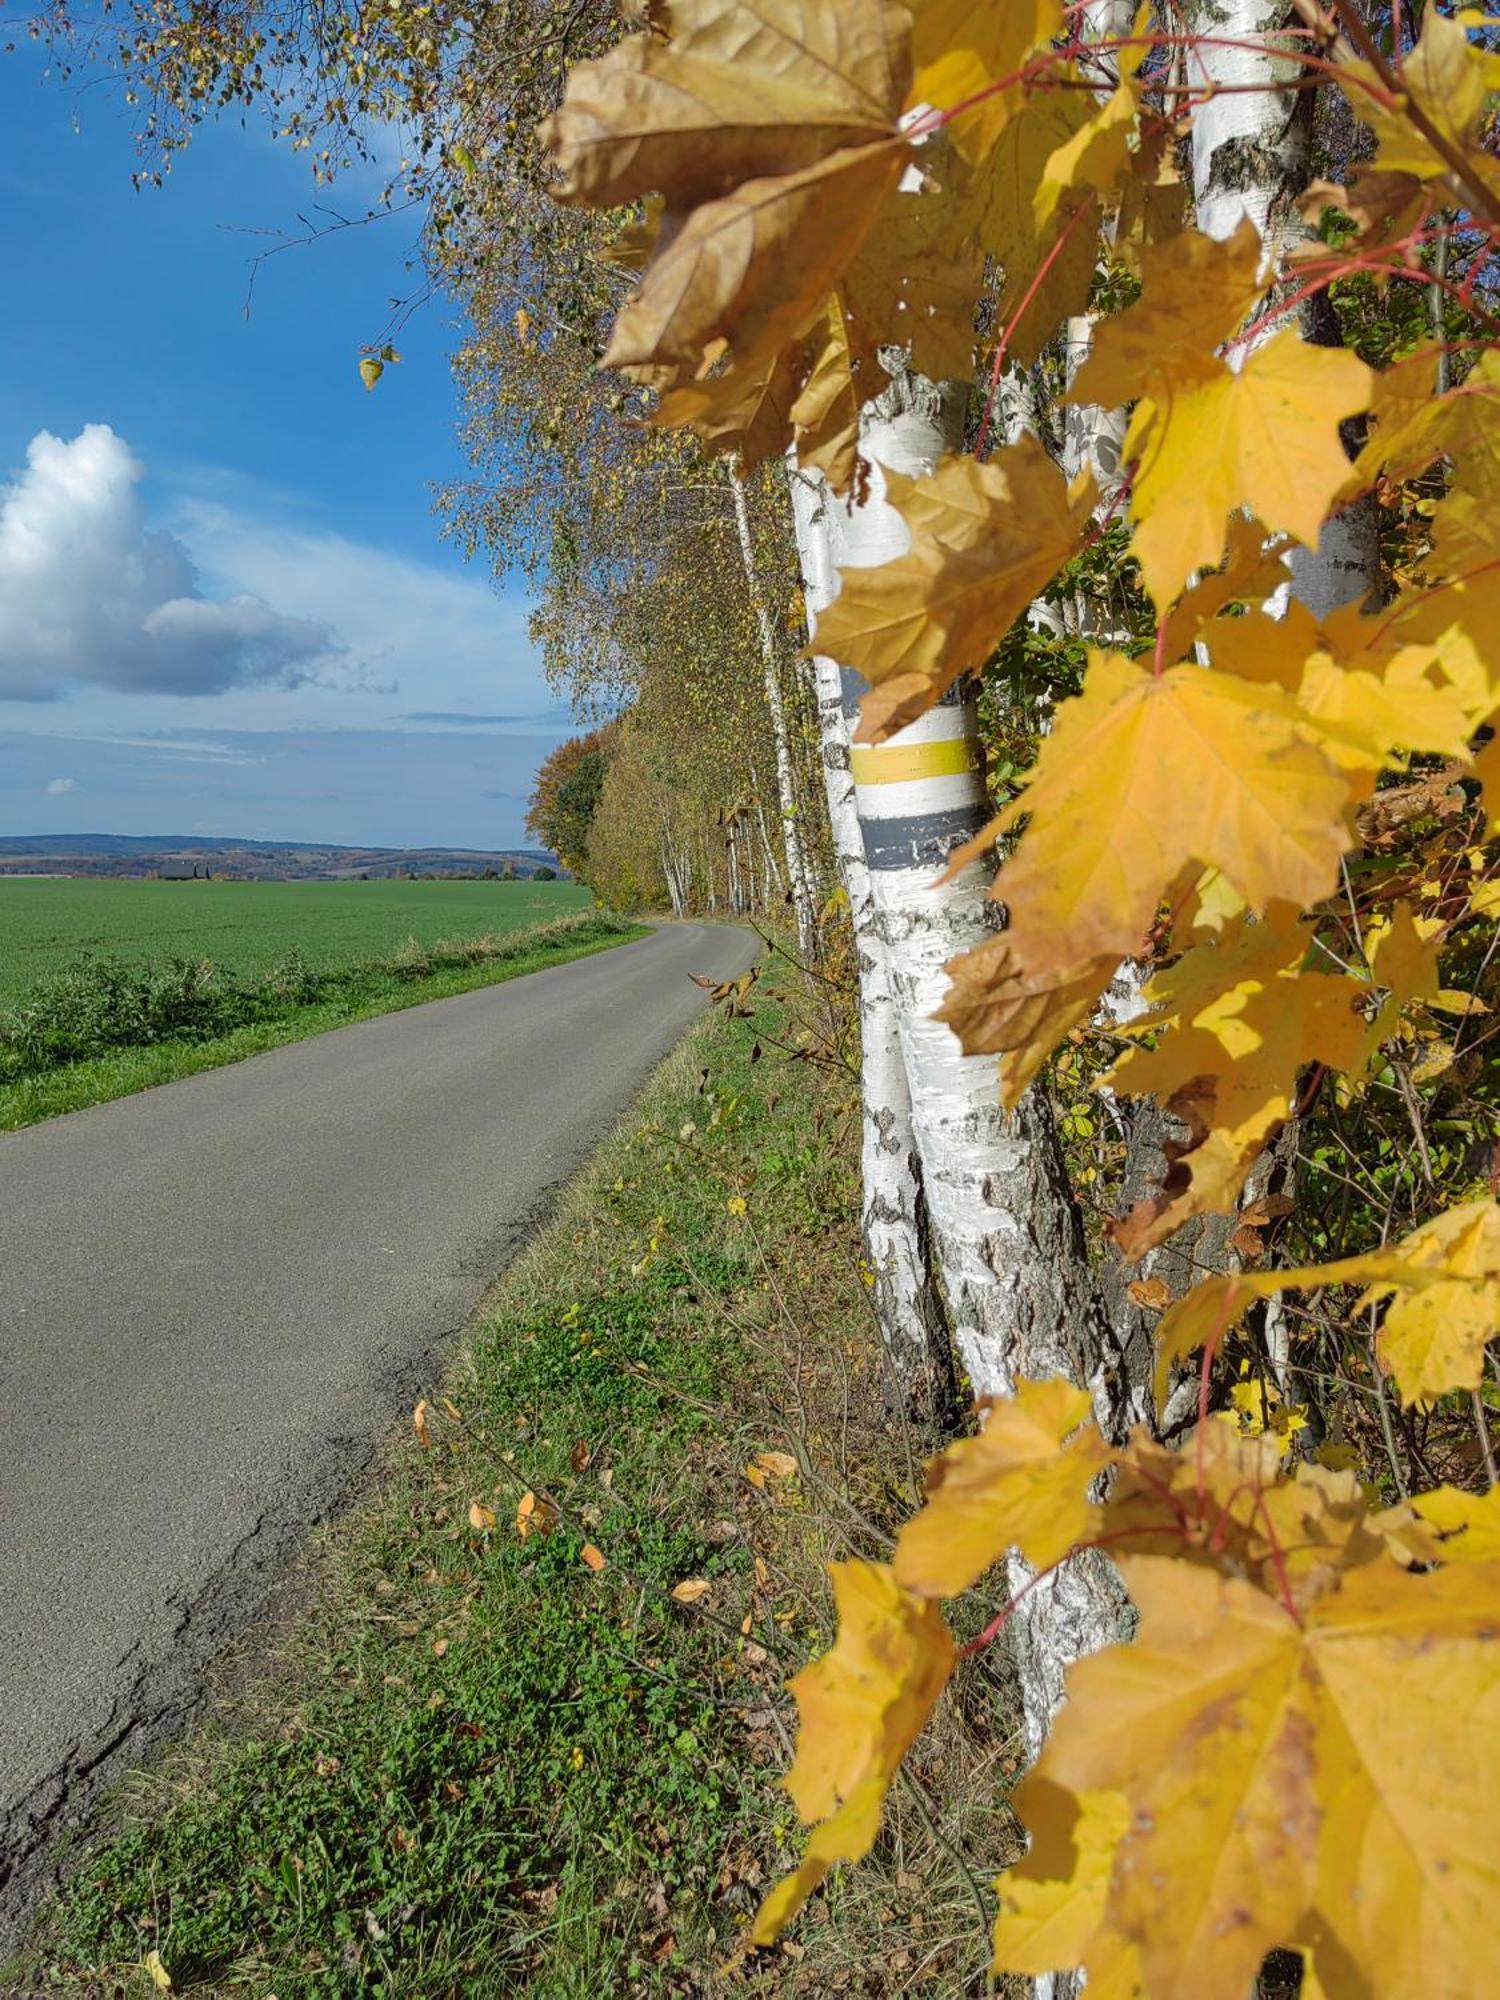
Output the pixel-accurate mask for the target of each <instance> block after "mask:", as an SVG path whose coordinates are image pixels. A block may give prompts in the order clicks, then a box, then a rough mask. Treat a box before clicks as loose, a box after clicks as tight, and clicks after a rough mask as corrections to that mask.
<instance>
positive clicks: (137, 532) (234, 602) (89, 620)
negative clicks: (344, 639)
mask: <svg viewBox="0 0 1500 2000" xmlns="http://www.w3.org/2000/svg"><path fill="white" fill-rule="evenodd" d="M26 461H27V462H26V469H25V471H24V472H22V473H21V475H20V476H19V477H18V478H17V479H16V480H15V481H14V482H13V483H12V484H11V485H9V486H5V487H0V698H3V699H9V700H12V701H50V700H53V699H54V698H55V697H56V696H58V695H59V694H60V693H61V692H62V690H63V689H64V688H65V687H67V686H68V685H70V684H73V683H78V682H91V683H94V684H95V685H98V686H102V687H108V688H113V689H117V690H120V691H124V692H130V693H142V692H150V693H156V694H175V695H205V694H221V693H223V692H224V691H225V690H226V689H228V688H233V687H242V686H247V685H261V686H265V685H268V684H269V685H279V686H282V687H294V686H296V685H297V684H298V683H299V682H301V681H305V680H306V679H307V678H308V677H309V675H310V673H311V670H312V669H313V667H314V666H315V665H316V663H317V662H318V661H320V660H323V659H326V658H328V657H329V656H330V655H333V654H335V653H339V652H342V651H343V648H342V645H341V644H340V642H339V641H338V640H337V638H336V637H335V634H334V631H333V628H332V627H331V626H329V625H328V624H327V623H326V622H324V621H322V620H320V619H311V618H295V617H289V616H287V615H286V614H285V613H283V612H280V611H276V610H273V609H272V607H271V605H270V604H268V603H267V602H266V600H265V599H264V598H263V597H259V596H255V595H252V594H249V593H245V592H241V593H239V594H236V595H233V596H230V597H227V598H225V599H222V600H220V601H219V602H211V601H209V600H208V599H206V598H204V597H203V596H202V595H201V594H200V592H199V587H198V572H197V570H196V568H195V566H194V564H193V560H192V558H191V556H190V555H189V554H188V551H187V549H186V548H185V547H184V546H183V544H182V543H181V542H180V541H179V540H178V539H177V537H176V536H175V535H170V534H167V533H165V532H164V531H163V530H160V529H150V528H148V527H147V526H146V519H145V513H144V510H143V509H142V506H141V502H140V496H139V494H138V492H137V488H138V486H139V484H140V480H141V476H142V467H141V465H140V463H139V461H138V460H137V459H135V458H134V457H133V455H132V454H131V451H130V448H129V446H128V445H127V444H126V443H125V441H124V439H123V438H120V437H118V436H117V435H116V434H115V432H114V431H113V430H111V429H110V427H109V425H108V424H88V425H86V426H85V427H84V429H83V430H82V431H81V432H80V433H79V434H78V436H77V437H76V438H74V439H73V440H72V441H71V442H65V441H64V440H63V439H61V438H56V437H54V436H53V435H52V434H51V432H50V431H39V432H38V433H37V435H36V436H35V437H34V438H33V439H32V441H31V445H30V448H29V450H28V452H27V455H26Z"/></svg>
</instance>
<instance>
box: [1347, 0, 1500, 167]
mask: <svg viewBox="0 0 1500 2000" xmlns="http://www.w3.org/2000/svg"><path fill="white" fill-rule="evenodd" d="M1341 69H1342V71H1343V75H1342V76H1340V78H1339V81H1340V82H1341V83H1342V84H1343V87H1344V90H1345V94H1346V95H1347V96H1348V98H1349V102H1350V104H1351V105H1352V106H1353V108H1354V114H1355V116H1356V117H1357V118H1360V119H1362V120H1363V121H1364V122H1365V123H1366V124H1367V125H1369V126H1370V128H1371V129H1372V130H1373V132H1374V134H1375V140H1376V157H1375V164H1376V166H1377V167H1379V168H1381V169H1382V170H1383V171H1385V172H1387V173H1392V174H1411V175H1413V176H1414V177H1415V178H1416V179H1417V180H1419V181H1425V180H1438V179H1446V180H1448V181H1450V183H1451V184H1452V186H1453V189H1454V193H1455V195H1456V196H1457V197H1458V198H1459V199H1460V200H1461V201H1462V203H1463V205H1464V206H1468V203H1469V197H1468V194H1467V191H1466V190H1465V187H1464V183H1463V181H1462V180H1461V179H1459V178H1458V176H1456V175H1455V174H1454V172H1453V169H1452V167H1451V166H1450V163H1449V160H1448V159H1447V158H1446V157H1445V156H1444V154H1443V152H1442V151H1441V150H1440V149H1439V147H1438V146H1436V145H1435V144H1434V143H1433V140H1432V138H1431V137H1430V136H1429V132H1432V131H1435V132H1436V133H1437V134H1438V136H1439V137H1440V138H1441V139H1443V140H1445V141H1446V142H1447V144H1448V146H1449V147H1450V149H1451V150H1452V151H1453V152H1454V153H1456V154H1458V155H1461V156H1462V157H1463V160H1464V163H1465V165H1466V167H1467V169H1468V171H1469V172H1470V173H1471V174H1473V175H1474V176H1475V177H1476V179H1477V181H1478V182H1479V183H1480V184H1481V185H1482V186H1485V187H1487V188H1489V189H1491V190H1492V191H1493V190H1496V189H1500V178H1497V177H1496V174H1495V161H1494V160H1493V159H1492V158H1491V157H1490V156H1489V155H1488V154H1486V153H1484V152H1483V151H1482V149H1481V147H1480V144H1479V141H1480V135H1481V131H1482V128H1483V123H1484V117H1485V111H1486V107H1487V105H1488V101H1489V98H1490V96H1491V94H1492V93H1493V92H1494V91H1496V90H1500V56H1496V55H1495V54H1494V53H1493V52H1492V51H1490V50H1488V49H1485V48H1484V47H1482V46H1481V45H1479V44H1477V43H1475V42H1471V41H1470V40H1469V37H1468V35H1467V34H1466V33H1465V31H1464V29H1463V27H1462V26H1461V25H1460V24H1459V22H1458V21H1456V20H1453V19H1451V18H1450V17H1449V16H1448V15H1446V14H1440V13H1439V12H1438V11H1437V9H1436V8H1433V9H1432V10H1431V11H1430V12H1428V13H1425V14H1424V15H1423V17H1422V32H1421V35H1420V37H1419V38H1418V41H1417V45H1416V47H1415V48H1414V49H1411V50H1409V51H1408V52H1407V53H1406V55H1405V56H1404V57H1403V58H1402V60H1401V63H1400V66H1399V69H1400V82H1401V90H1402V94H1403V98H1404V100H1405V101H1401V100H1398V101H1397V102H1395V103H1392V102H1391V99H1390V94H1389V93H1388V92H1387V91H1386V89H1385V88H1384V86H1383V85H1382V84H1381V82H1380V80H1379V78H1378V76H1377V75H1376V73H1375V71H1374V69H1373V68H1372V67H1371V65H1370V64H1368V63H1366V62H1364V61H1361V60H1358V59H1354V58H1351V59H1349V60H1347V61H1346V62H1345V63H1343V64H1342V65H1341ZM1345 78H1347V79H1348V81H1347V82H1346V81H1345ZM1412 105H1415V106H1416V107H1417V108H1418V109H1419V110H1420V112H1421V114H1422V117H1423V119H1424V120H1425V121H1426V123H1427V126H1428V128H1429V130H1428V131H1427V132H1424V131H1423V130H1422V128H1421V126H1420V125H1418V124H1417V122H1416V121H1415V120H1414V119H1413V118H1412V116H1411V113H1410V109H1409V107H1410V106H1412Z"/></svg>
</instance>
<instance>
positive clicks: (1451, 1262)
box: [1361, 1200, 1500, 1403]
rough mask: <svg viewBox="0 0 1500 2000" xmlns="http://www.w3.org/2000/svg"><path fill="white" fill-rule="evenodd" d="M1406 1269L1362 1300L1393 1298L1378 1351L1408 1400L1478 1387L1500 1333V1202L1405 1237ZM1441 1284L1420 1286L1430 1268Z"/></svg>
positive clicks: (1466, 1207) (1449, 1214)
mask: <svg viewBox="0 0 1500 2000" xmlns="http://www.w3.org/2000/svg"><path fill="white" fill-rule="evenodd" d="M1401 1256H1402V1259H1403V1261H1404V1265H1405V1271H1404V1272H1403V1275H1402V1276H1401V1277H1399V1278H1396V1277H1392V1278H1386V1277H1379V1278H1377V1280H1376V1282H1375V1283H1374V1284H1372V1285H1371V1287H1370V1289H1369V1291H1368V1292H1367V1293H1366V1294H1365V1299H1364V1300H1362V1301H1361V1303H1362V1304H1363V1303H1369V1302H1373V1301H1376V1300H1379V1299H1381V1298H1390V1297H1392V1295H1393V1294H1396V1293H1398V1292H1399V1291H1400V1288H1401V1287H1402V1286H1403V1285H1404V1286H1408V1287H1413V1288H1412V1289H1409V1290H1407V1291H1405V1292H1404V1294H1402V1295H1400V1296H1396V1297H1394V1298H1392V1303H1391V1305H1390V1307H1389V1308H1388V1310H1387V1312H1386V1316H1385V1319H1384V1321H1383V1322H1382V1324H1381V1328H1380V1331H1379V1333H1378V1334H1377V1336H1376V1341H1375V1351H1376V1353H1377V1355H1378V1356H1379V1358H1380V1360H1381V1362H1382V1364H1383V1365H1384V1366H1385V1367H1386V1368H1388V1369H1389V1370H1390V1372H1391V1374H1392V1375H1394V1376H1395V1378H1396V1385H1397V1387H1398V1388H1399V1389H1400V1391H1401V1400H1402V1402H1403V1403H1417V1402H1425V1401H1427V1400H1429V1399H1430V1398H1432V1397H1434V1396H1441V1395H1444V1394H1446V1393H1447V1391H1448V1390H1450V1389H1477V1388H1478V1387H1479V1384H1480V1382H1481V1380H1482V1379H1483V1376H1484V1350H1485V1346H1486V1344H1487V1342H1488V1341H1489V1340H1490V1338H1491V1336H1492V1335H1493V1334H1494V1333H1495V1332H1496V1331H1500V1204H1497V1203H1495V1202H1493V1201H1483V1200H1481V1201H1470V1202H1464V1203H1463V1204H1461V1205H1460V1206H1459V1207H1457V1208H1450V1209H1447V1210H1445V1211H1444V1213H1443V1214H1441V1215H1436V1216H1434V1217H1433V1218H1432V1220H1431V1221H1430V1222H1424V1223H1423V1224H1422V1226H1421V1228H1420V1229H1415V1230H1413V1231H1412V1233H1411V1235H1410V1236H1406V1237H1403V1238H1402V1241H1401ZM1426 1272H1437V1273H1441V1277H1440V1279H1439V1281H1438V1282H1436V1283H1428V1284H1426V1285H1421V1286H1416V1285H1415V1280H1416V1279H1417V1278H1418V1277H1419V1276H1420V1275H1421V1274H1423V1273H1426Z"/></svg>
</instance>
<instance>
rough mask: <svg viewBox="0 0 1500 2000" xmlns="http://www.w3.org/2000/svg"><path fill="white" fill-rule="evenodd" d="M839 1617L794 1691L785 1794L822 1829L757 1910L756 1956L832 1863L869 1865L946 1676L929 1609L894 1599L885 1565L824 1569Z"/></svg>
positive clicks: (948, 1654) (945, 1639) (938, 1623)
mask: <svg viewBox="0 0 1500 2000" xmlns="http://www.w3.org/2000/svg"><path fill="white" fill-rule="evenodd" d="M829 1574H830V1576H831V1577H832V1579H833V1594H834V1599H835V1602H836V1603H837V1605H838V1613H839V1636H838V1643H837V1644H836V1645H835V1646H834V1648H833V1650H832V1651H831V1652H829V1653H825V1654H824V1656H823V1658H822V1659H821V1660H818V1661H817V1662H815V1664H814V1665H812V1666H810V1667H805V1668H804V1669H803V1670H802V1672H801V1673H800V1674H798V1675H797V1676H796V1678H795V1679H794V1680H793V1681H792V1682H791V1684H790V1685H791V1689H792V1692H793V1694H795V1696H796V1697H797V1707H798V1711H799V1717H800V1719H799V1723H798V1729H797V1756H796V1761H795V1762H794V1763H793V1765H792V1768H791V1770H790V1771H789V1772H788V1773H787V1776H786V1787H787V1790H788V1791H789V1792H790V1793H791V1795H792V1798H793V1799H794V1801H795V1802H796V1806H797V1810H798V1812H799V1813H800V1815H801V1817H802V1818H803V1820H804V1821H812V1820H821V1821H822V1825H820V1826H819V1827H818V1828H817V1829H816V1831H815V1832H814V1833H813V1834H812V1835H811V1836H810V1837H809V1840H808V1843H807V1852H806V1854H805V1856H804V1858H803V1860H802V1863H801V1865H800V1866H799V1867H798V1868H797V1869H796V1870H795V1871H794V1872H793V1873H792V1874H790V1875H788V1876H785V1877H784V1878H783V1879H782V1880H781V1881H780V1882H778V1883H777V1885H776V1887H775V1888H774V1889H773V1890H772V1891H771V1893H770V1895H769V1896H767V1897H766V1899H765V1901H764V1902H763V1903H762V1904H761V1906H760V1910H759V1912H758V1913H757V1915H756V1919H755V1924H754V1927H753V1928H752V1930H751V1934H750V1935H751V1941H752V1942H753V1943H755V1944H770V1943H772V1942H774V1940H775V1939H776V1938H777V1937H778V1936H779V1935H780V1933H781V1931H782V1930H783V1929H784V1928H785V1926H786V1925H787V1924H789V1923H790V1922H791V1920H792V1918H793V1917H794V1916H795V1915H796V1914H797V1912H798V1910H800V1909H801V1907H802V1905H803V1904H804V1903H805V1902H806V1901H807V1898H808V1897H809V1896H810V1895H811V1894H812V1892H813V1890H814V1889H816V1888H817V1886H818V1884H819V1883H820V1882H821V1881H822V1879H823V1877H824V1876H825V1875H826V1874H827V1873H828V1871H829V1869H830V1868H832V1867H833V1865H834V1864H835V1862H839V1861H858V1860H861V1859H862V1858H863V1856H865V1855H866V1854H868V1853H869V1851H870V1848H871V1847H872V1846H873V1845H874V1842H875V1836H876V1834H877V1833H878V1832H879V1831H880V1811H881V1806H882V1805H883V1803H884V1800H885V1795H886V1792H887V1791H888V1789H889V1788H890V1784H891V1781H892V1779H893V1778H894V1777H895V1774H896V1769H897V1766H898V1765H899V1764H900V1762H901V1760H902V1758H903V1757H904V1756H905V1755H906V1753H907V1751H908V1750H909V1749H910V1747H911V1745H912V1744H913V1742H915V1740H916V1737H917V1734H918V1732H919V1731H920V1730H921V1728H922V1725H923V1724H924V1723H925V1722H926V1720H927V1718H928V1716H929V1715H930V1714H931V1713H932V1710H933V1708H934V1706H935V1705H936V1702H937V1698H938V1696H939V1695H940V1694H941V1693H942V1691H943V1689H944V1688H945V1687H946V1686H947V1684H948V1677H949V1675H950V1674H951V1673H952V1671H953V1664H954V1660H955V1657H956V1655H955V1652H954V1647H953V1640H952V1638H951V1637H950V1635H949V1632H948V1628H947V1626H946V1625H945V1624H944V1623H943V1619H942V1615H941V1614H940V1612H939V1611H938V1609H937V1607H936V1605H934V1604H930V1603H928V1602H926V1601H925V1600H924V1599H922V1598H920V1597H917V1596H915V1595H913V1593H912V1592H910V1591H907V1590H903V1589H901V1587H900V1585H899V1584H897V1582H896V1580H895V1577H894V1575H893V1574H892V1572H891V1570H890V1568H889V1567H888V1566H887V1565H885V1564H883V1563H866V1562H842V1563H832V1564H830V1565H829Z"/></svg>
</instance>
